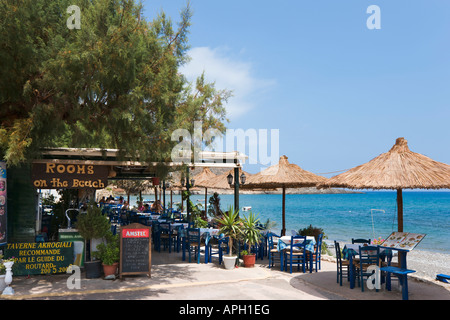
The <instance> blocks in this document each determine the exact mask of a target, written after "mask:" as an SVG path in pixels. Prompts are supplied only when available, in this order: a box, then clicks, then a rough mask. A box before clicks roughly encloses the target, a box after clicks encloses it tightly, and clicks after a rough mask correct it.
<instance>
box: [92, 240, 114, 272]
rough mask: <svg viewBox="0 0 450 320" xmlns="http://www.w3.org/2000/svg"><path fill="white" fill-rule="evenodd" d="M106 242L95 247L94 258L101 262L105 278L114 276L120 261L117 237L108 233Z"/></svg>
mask: <svg viewBox="0 0 450 320" xmlns="http://www.w3.org/2000/svg"><path fill="white" fill-rule="evenodd" d="M105 239H106V242H102V243H100V244H98V245H97V251H96V252H94V257H95V258H97V259H99V260H101V262H102V266H103V273H104V275H105V277H108V276H111V275H115V274H116V273H117V267H118V265H119V260H120V249H119V235H113V234H112V232H111V231H109V232H108V233H107V234H106V236H105Z"/></svg>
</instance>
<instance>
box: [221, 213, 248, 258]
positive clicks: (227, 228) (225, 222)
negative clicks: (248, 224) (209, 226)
mask: <svg viewBox="0 0 450 320" xmlns="http://www.w3.org/2000/svg"><path fill="white" fill-rule="evenodd" d="M215 219H216V222H217V223H218V225H219V227H220V232H221V233H223V234H224V235H225V236H226V237H228V245H229V247H230V252H229V255H230V256H232V252H233V240H237V239H239V237H240V236H241V234H242V231H241V226H242V222H241V221H240V219H239V210H236V211H235V210H234V208H233V207H232V206H230V207H229V208H228V211H226V212H225V213H223V214H222V216H221V217H218V218H215Z"/></svg>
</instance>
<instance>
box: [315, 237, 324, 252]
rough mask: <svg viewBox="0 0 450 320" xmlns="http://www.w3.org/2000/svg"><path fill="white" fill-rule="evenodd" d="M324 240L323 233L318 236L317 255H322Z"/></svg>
mask: <svg viewBox="0 0 450 320" xmlns="http://www.w3.org/2000/svg"><path fill="white" fill-rule="evenodd" d="M322 240H323V233H321V234H319V235H318V236H317V243H316V254H318V253H320V252H321V250H322Z"/></svg>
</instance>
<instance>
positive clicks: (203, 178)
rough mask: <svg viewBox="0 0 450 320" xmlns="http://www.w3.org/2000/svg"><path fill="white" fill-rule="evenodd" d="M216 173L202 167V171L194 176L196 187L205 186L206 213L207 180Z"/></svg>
mask: <svg viewBox="0 0 450 320" xmlns="http://www.w3.org/2000/svg"><path fill="white" fill-rule="evenodd" d="M215 177H216V175H215V174H214V173H213V172H212V171H211V170H210V169H209V168H208V167H204V168H203V170H202V172H200V173H199V174H197V175H195V176H194V178H193V179H194V181H195V184H194V186H196V187H203V188H205V214H207V210H206V208H207V206H208V181H210V180H211V179H213V178H215Z"/></svg>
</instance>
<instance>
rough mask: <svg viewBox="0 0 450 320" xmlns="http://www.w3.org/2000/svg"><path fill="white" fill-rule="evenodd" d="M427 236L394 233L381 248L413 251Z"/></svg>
mask: <svg viewBox="0 0 450 320" xmlns="http://www.w3.org/2000/svg"><path fill="white" fill-rule="evenodd" d="M425 236H426V234H424V233H409V232H392V233H391V234H390V235H389V237H387V238H386V240H385V241H384V242H383V243H382V244H381V245H380V246H382V247H386V248H395V249H402V250H407V251H411V250H412V249H414V248H415V247H416V246H417V245H418V244H419V242H421V241H422V240H423V238H424V237H425Z"/></svg>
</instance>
